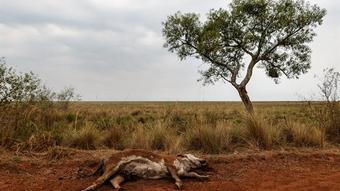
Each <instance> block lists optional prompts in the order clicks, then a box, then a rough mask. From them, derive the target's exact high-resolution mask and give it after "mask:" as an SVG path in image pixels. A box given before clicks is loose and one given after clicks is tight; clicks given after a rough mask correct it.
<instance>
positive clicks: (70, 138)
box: [0, 65, 340, 154]
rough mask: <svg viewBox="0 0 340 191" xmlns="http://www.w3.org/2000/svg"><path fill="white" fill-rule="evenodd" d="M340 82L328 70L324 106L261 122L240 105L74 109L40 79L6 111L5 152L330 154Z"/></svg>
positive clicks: (266, 113)
mask: <svg viewBox="0 0 340 191" xmlns="http://www.w3.org/2000/svg"><path fill="white" fill-rule="evenodd" d="M2 68H3V69H4V70H10V71H11V75H13V76H15V75H17V74H16V73H15V72H14V70H13V69H9V68H6V67H5V65H2ZM19 76H20V75H19ZM339 76H340V75H339V74H338V73H337V72H335V71H334V70H333V69H329V70H326V71H325V75H324V78H322V80H323V81H322V82H321V83H320V84H319V88H320V91H321V93H322V95H323V96H322V100H321V101H318V102H272V103H269V102H263V103H261V102H259V103H255V106H256V107H255V108H256V113H257V114H256V115H248V114H247V113H246V112H240V111H242V109H241V108H242V104H241V103H236V102H148V103H143V102H122V103H120V102H103V103H101V102H72V100H75V99H76V98H77V96H76V94H75V93H74V89H72V88H66V89H65V90H63V91H61V92H60V93H54V92H52V91H50V90H48V89H47V88H44V87H43V86H42V85H41V83H40V81H39V80H38V78H36V79H37V80H34V82H37V84H38V85H36V86H35V87H36V88H38V89H39V87H40V89H39V91H34V92H38V93H39V94H37V95H35V96H31V97H30V98H29V99H28V98H27V96H25V97H26V98H23V99H17V100H15V101H14V100H12V101H9V102H3V104H1V105H0V109H1V110H0V125H1V129H0V146H1V147H2V148H6V149H12V150H16V151H21V150H28V151H31V152H45V151H53V148H56V147H60V146H61V147H71V148H78V149H87V150H88V149H100V148H112V149H116V150H123V149H126V148H140V149H148V150H161V151H166V152H173V153H178V152H182V151H188V150H195V151H199V152H203V153H213V154H217V153H228V152H233V151H235V150H237V149H241V148H249V149H254V148H255V149H275V148H282V147H285V146H288V147H325V146H326V145H327V144H338V143H339V140H340V133H339V132H340V131H339V129H340V128H339V119H340V117H339V113H340V112H339V102H338V94H337V91H338V88H337V87H338V86H337V85H338V84H337V83H338V82H339ZM20 87H22V86H20ZM20 87H18V88H20ZM14 89H15V88H14ZM23 92H26V90H25V91H23ZM29 92H31V89H30V90H29V91H28V92H26V93H29ZM22 94H25V93H20V95H22ZM11 99H12V98H11Z"/></svg>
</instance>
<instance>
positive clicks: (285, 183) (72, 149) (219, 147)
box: [0, 102, 340, 191]
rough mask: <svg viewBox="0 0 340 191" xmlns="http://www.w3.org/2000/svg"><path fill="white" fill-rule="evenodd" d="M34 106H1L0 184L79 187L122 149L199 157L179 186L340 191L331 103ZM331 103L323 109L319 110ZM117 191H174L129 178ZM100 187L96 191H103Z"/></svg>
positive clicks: (169, 183) (335, 113) (164, 183)
mask: <svg viewBox="0 0 340 191" xmlns="http://www.w3.org/2000/svg"><path fill="white" fill-rule="evenodd" d="M254 108H255V111H256V114H257V115H256V116H255V117H249V116H248V115H247V114H246V113H245V112H244V109H243V105H242V103H240V102H71V103H67V104H65V103H58V102H46V103H45V102H41V103H34V104H17V105H8V106H6V107H4V108H3V110H2V111H1V118H0V119H1V122H2V123H1V125H2V126H1V132H0V141H1V142H0V143H1V150H0V153H1V157H0V190H6V191H7V190H8V191H11V190H13V191H17V190H32V191H33V190H74V191H76V190H81V189H84V188H85V187H87V186H88V185H90V184H91V183H92V182H93V181H94V180H95V179H96V178H97V177H98V176H91V177H82V176H80V175H79V173H78V172H79V169H80V168H85V170H88V171H91V170H94V169H95V166H96V165H97V164H98V162H99V160H100V159H101V158H103V157H104V156H111V155H113V156H114V155H115V153H117V152H119V151H121V150H126V149H145V150H153V151H154V152H156V153H162V154H165V155H176V154H179V153H194V154H195V155H198V156H202V157H204V158H206V159H207V160H208V164H209V168H208V171H207V172H206V173H207V174H209V175H210V178H209V179H208V180H196V179H184V186H183V190H340V149H339V143H340V142H339V138H340V136H339V132H340V131H339V130H340V128H339V120H340V117H339V103H338V102H335V103H332V107H331V106H330V105H328V104H326V103H323V102H255V103H254ZM331 108H332V110H331V111H332V112H329V110H330V109H331ZM123 187H124V188H125V189H127V190H155V191H156V190H157V191H160V190H176V187H175V186H174V184H173V180H171V179H164V180H137V181H132V182H128V183H126V184H123ZM112 189H113V188H112V186H111V185H110V184H105V185H104V186H103V187H101V188H100V189H99V190H112Z"/></svg>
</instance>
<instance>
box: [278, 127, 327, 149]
mask: <svg viewBox="0 0 340 191" xmlns="http://www.w3.org/2000/svg"><path fill="white" fill-rule="evenodd" d="M282 136H283V137H285V139H286V141H287V143H288V144H289V143H292V144H294V146H298V147H301V146H302V147H310V146H312V147H314V146H320V147H322V146H323V145H324V139H325V138H324V134H323V133H322V130H320V129H319V128H317V127H315V126H312V125H305V124H300V123H296V122H287V126H286V127H285V128H284V129H283V130H282Z"/></svg>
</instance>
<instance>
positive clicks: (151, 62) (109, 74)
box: [0, 0, 340, 101]
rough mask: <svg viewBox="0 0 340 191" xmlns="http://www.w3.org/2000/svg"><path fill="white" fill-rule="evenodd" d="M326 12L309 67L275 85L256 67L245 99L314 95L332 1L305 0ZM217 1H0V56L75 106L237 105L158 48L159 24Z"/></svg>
mask: <svg viewBox="0 0 340 191" xmlns="http://www.w3.org/2000/svg"><path fill="white" fill-rule="evenodd" d="M311 2H312V3H317V4H319V5H320V6H321V7H322V8H326V9H327V11H328V14H327V15H326V17H325V20H324V23H323V25H322V26H321V27H319V28H318V29H317V34H318V36H317V37H316V38H315V40H314V42H313V43H312V44H311V47H312V50H313V53H312V69H311V70H310V71H309V73H308V74H306V75H304V76H302V77H301V78H300V79H299V80H287V79H284V78H283V79H282V80H281V83H280V84H278V85H276V84H275V83H274V82H273V80H271V79H269V78H267V77H265V75H264V72H263V71H262V70H261V69H256V70H255V72H254V73H255V74H254V77H253V79H252V80H251V82H250V84H249V87H248V92H249V94H250V97H251V99H253V100H270V101H272V100H299V99H300V95H304V96H308V95H310V94H312V92H316V91H317V90H316V81H317V80H316V79H315V78H314V75H315V74H318V73H320V71H322V69H323V68H326V67H332V66H333V67H336V68H337V70H338V71H339V70H340V67H339V65H340V62H339V60H340V48H339V47H340V1H336V0H312V1H311ZM227 4H228V1H225V0H171V1H169V0H0V56H4V57H6V60H7V63H8V64H9V65H11V66H15V67H16V68H17V70H19V71H23V72H27V71H33V72H34V73H36V74H38V75H39V76H40V77H41V78H42V79H43V81H44V83H45V84H47V86H49V87H51V88H53V89H55V90H59V89H62V88H63V87H64V86H73V87H75V88H76V89H77V91H78V92H79V93H80V94H81V95H82V98H83V100H115V101H133V100H135V101H136V100H145V101H153V100H164V101H169V100H173V101H187V100H197V101H207V100H226V101H228V100H237V101H238V100H240V99H239V96H238V94H237V93H236V91H235V90H234V89H233V88H232V87H231V86H230V85H228V84H224V83H218V84H216V85H214V86H203V85H202V83H200V82H197V79H199V78H200V75H199V73H198V72H197V71H198V70H199V68H200V67H202V62H200V61H199V60H195V59H190V60H185V61H180V60H179V59H178V58H177V56H176V55H175V54H173V53H170V52H168V51H167V50H166V49H165V48H163V47H162V45H163V43H164V39H163V38H162V36H161V30H162V25H161V22H162V21H164V20H165V19H166V17H167V16H168V15H170V14H173V13H175V12H176V11H178V10H179V11H182V12H197V13H200V14H201V16H202V17H204V16H205V14H206V13H207V12H208V11H209V10H210V9H211V8H220V7H226V6H227Z"/></svg>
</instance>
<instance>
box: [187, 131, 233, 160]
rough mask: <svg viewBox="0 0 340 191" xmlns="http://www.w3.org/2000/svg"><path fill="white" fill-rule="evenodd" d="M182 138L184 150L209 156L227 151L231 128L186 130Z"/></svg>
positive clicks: (230, 138)
mask: <svg viewBox="0 0 340 191" xmlns="http://www.w3.org/2000/svg"><path fill="white" fill-rule="evenodd" d="M184 136H185V138H184V145H185V147H186V148H188V149H190V150H198V151H203V152H204V153H210V154H217V153H222V152H225V151H229V150H230V143H231V140H232V134H231V128H230V126H228V125H217V126H216V127H208V126H197V127H194V128H192V129H190V130H188V131H187V133H186V134H185V135H184Z"/></svg>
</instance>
